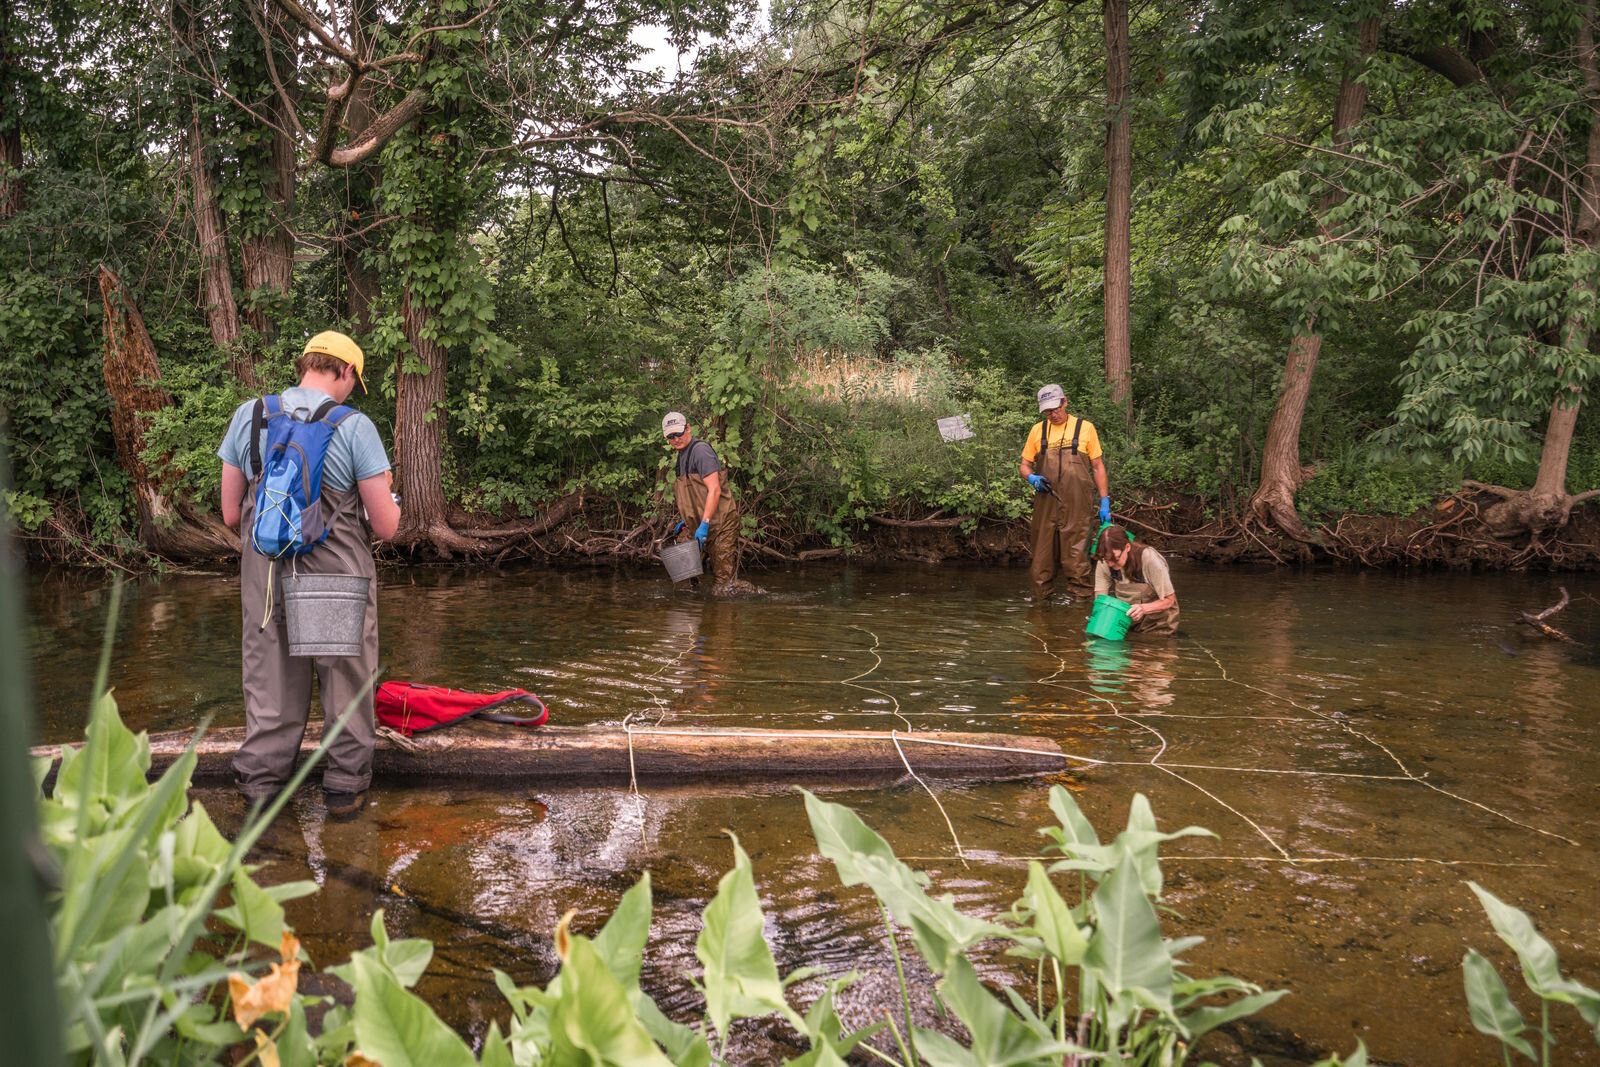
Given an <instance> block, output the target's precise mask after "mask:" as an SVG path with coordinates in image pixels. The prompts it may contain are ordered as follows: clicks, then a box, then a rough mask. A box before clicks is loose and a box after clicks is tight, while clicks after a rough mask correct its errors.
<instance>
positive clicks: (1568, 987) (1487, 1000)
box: [1461, 882, 1600, 1067]
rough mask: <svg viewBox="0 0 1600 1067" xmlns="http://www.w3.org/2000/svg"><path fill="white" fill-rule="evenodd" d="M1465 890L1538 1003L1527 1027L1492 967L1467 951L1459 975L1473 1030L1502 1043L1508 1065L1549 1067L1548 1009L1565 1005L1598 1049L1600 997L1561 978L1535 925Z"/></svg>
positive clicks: (1495, 900)
mask: <svg viewBox="0 0 1600 1067" xmlns="http://www.w3.org/2000/svg"><path fill="white" fill-rule="evenodd" d="M1467 885H1468V886H1469V887H1471V889H1472V892H1473V893H1474V894H1475V895H1476V896H1477V898H1478V903H1479V904H1481V905H1482V906H1483V910H1484V912H1485V913H1486V914H1487V915H1488V916H1489V923H1490V925H1491V926H1493V927H1494V932H1495V933H1496V934H1498V935H1499V937H1500V940H1501V941H1504V942H1505V943H1506V944H1507V945H1508V946H1510V948H1511V951H1512V952H1514V953H1516V957H1517V962H1518V963H1519V964H1521V966H1522V981H1523V983H1524V984H1525V985H1526V986H1527V987H1528V991H1529V992H1531V993H1532V994H1533V995H1534V996H1535V997H1536V998H1538V1001H1539V1021H1538V1023H1537V1024H1536V1025H1533V1026H1530V1025H1529V1024H1528V1023H1527V1022H1526V1021H1524V1019H1523V1017H1522V1012H1521V1011H1519V1010H1518V1008H1517V1005H1516V1003H1515V1002H1514V1001H1513V1000H1512V998H1511V992H1510V991H1509V990H1508V989H1506V985H1505V983H1504V982H1503V981H1501V980H1500V975H1499V974H1498V973H1496V971H1495V969H1494V965H1493V964H1492V963H1490V962H1489V961H1488V960H1486V959H1484V958H1483V957H1482V956H1480V955H1479V954H1478V952H1477V950H1476V949H1468V950H1467V954H1466V955H1465V956H1464V957H1462V960H1461V970H1462V977H1463V979H1464V981H1465V985H1466V992H1467V1010H1468V1012H1469V1014H1470V1015H1471V1017H1472V1025H1473V1026H1475V1027H1476V1028H1477V1029H1478V1031H1479V1032H1480V1033H1484V1034H1487V1035H1489V1036H1490V1037H1492V1038H1494V1039H1495V1040H1496V1041H1498V1042H1499V1043H1500V1046H1501V1050H1502V1055H1503V1057H1504V1059H1505V1062H1506V1063H1508V1064H1509V1063H1510V1062H1511V1053H1513V1052H1518V1053H1521V1054H1522V1055H1523V1056H1526V1057H1527V1058H1528V1059H1530V1060H1533V1061H1535V1062H1537V1063H1540V1064H1543V1065H1544V1067H1549V1064H1550V1063H1551V1062H1552V1060H1551V1059H1550V1048H1551V1046H1552V1045H1554V1044H1555V1039H1554V1038H1553V1037H1552V1036H1551V1033H1550V1005H1552V1004H1565V1005H1569V1006H1571V1007H1572V1008H1573V1009H1574V1010H1575V1011H1576V1012H1577V1013H1578V1015H1579V1016H1580V1017H1581V1018H1582V1019H1583V1023H1584V1025H1585V1026H1586V1027H1587V1028H1588V1029H1589V1030H1590V1031H1592V1033H1593V1036H1594V1040H1595V1044H1596V1045H1600V992H1596V991H1595V990H1593V989H1591V988H1590V987H1589V986H1587V985H1584V984H1583V983H1582V982H1579V981H1577V980H1576V979H1574V978H1569V977H1567V976H1566V975H1564V974H1562V973H1561V965H1560V962H1559V961H1558V960H1557V959H1556V950H1555V948H1554V947H1553V946H1552V945H1551V944H1550V942H1549V941H1547V940H1545V938H1544V936H1543V935H1541V934H1540V933H1539V931H1537V930H1536V929H1534V926H1533V920H1531V919H1529V918H1528V915H1527V913H1526V912H1524V911H1523V910H1522V909H1520V908H1517V907H1513V906H1512V905H1510V904H1507V903H1506V902H1505V901H1503V900H1501V899H1500V898H1499V897H1497V896H1495V895H1494V894H1493V893H1491V892H1489V891H1488V890H1487V889H1484V888H1483V887H1482V886H1480V885H1478V883H1476V882H1468V883H1467ZM1530 1031H1531V1033H1532V1035H1536V1036H1537V1038H1538V1042H1539V1051H1538V1053H1537V1054H1535V1052H1534V1048H1533V1045H1532V1044H1531V1043H1530V1041H1529V1039H1528V1038H1525V1037H1524V1036H1523V1035H1524V1034H1529V1033H1530Z"/></svg>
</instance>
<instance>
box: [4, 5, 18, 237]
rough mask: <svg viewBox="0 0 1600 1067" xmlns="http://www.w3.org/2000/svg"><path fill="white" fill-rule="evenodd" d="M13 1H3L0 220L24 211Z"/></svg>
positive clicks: (16, 31)
mask: <svg viewBox="0 0 1600 1067" xmlns="http://www.w3.org/2000/svg"><path fill="white" fill-rule="evenodd" d="M14 18H15V16H14V15H13V14H12V13H11V0H0V219H9V218H13V217H14V216H15V215H16V214H17V212H19V211H21V210H22V177H21V174H22V126H21V121H22V116H21V115H19V114H15V113H14V112H15V111H16V109H17V104H16V87H15V81H16V65H17V64H16V60H15V59H14V58H13V56H12V50H13V49H14V48H15V47H16V45H15V44H13V42H12V40H11V38H12V37H13V36H14V35H15V34H17V33H18V32H20V31H19V30H18V29H17V27H16V26H15V25H14V24H13V20H14Z"/></svg>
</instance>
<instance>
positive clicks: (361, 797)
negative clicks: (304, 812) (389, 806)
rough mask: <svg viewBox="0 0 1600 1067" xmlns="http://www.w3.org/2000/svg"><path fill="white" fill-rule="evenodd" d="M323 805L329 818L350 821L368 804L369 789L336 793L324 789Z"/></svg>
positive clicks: (336, 820) (337, 820)
mask: <svg viewBox="0 0 1600 1067" xmlns="http://www.w3.org/2000/svg"><path fill="white" fill-rule="evenodd" d="M322 806H323V807H324V808H326V809H327V812H328V818H330V819H332V820H334V821H335V822H349V821H350V820H351V819H354V818H355V817H356V816H357V815H360V814H361V811H362V809H363V808H365V807H366V806H367V791H366V790H365V789H363V790H362V791H361V792H359V793H334V792H330V791H329V790H326V789H324V790H323V791H322Z"/></svg>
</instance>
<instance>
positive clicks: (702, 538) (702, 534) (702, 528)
mask: <svg viewBox="0 0 1600 1067" xmlns="http://www.w3.org/2000/svg"><path fill="white" fill-rule="evenodd" d="M709 533H711V524H710V523H709V522H701V523H700V525H699V526H696V527H695V529H694V539H695V540H696V541H699V542H700V547H701V548H704V547H706V535H707V534H709Z"/></svg>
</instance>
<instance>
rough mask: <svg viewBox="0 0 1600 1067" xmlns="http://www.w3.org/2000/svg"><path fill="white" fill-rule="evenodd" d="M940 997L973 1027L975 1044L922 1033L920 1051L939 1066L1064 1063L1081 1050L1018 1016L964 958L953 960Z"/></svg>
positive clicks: (1039, 1024) (1037, 1022)
mask: <svg viewBox="0 0 1600 1067" xmlns="http://www.w3.org/2000/svg"><path fill="white" fill-rule="evenodd" d="M939 997H940V999H941V1000H942V1001H943V1002H944V1004H945V1005H946V1006H947V1007H948V1008H949V1009H950V1011H951V1013H952V1014H954V1015H955V1017H956V1018H957V1019H960V1020H961V1023H962V1025H964V1026H965V1027H966V1028H967V1033H968V1034H969V1035H970V1036H971V1040H972V1044H971V1047H970V1049H963V1048H961V1047H960V1046H959V1045H956V1044H955V1043H954V1042H952V1041H948V1039H946V1040H940V1039H939V1038H940V1037H941V1036H942V1035H932V1040H929V1037H930V1034H931V1032H930V1031H927V1030H921V1029H919V1030H918V1031H917V1051H918V1052H920V1053H922V1055H923V1057H924V1058H925V1059H926V1060H927V1061H928V1062H929V1063H930V1064H932V1065H933V1067H975V1065H983V1067H1017V1065H1021V1064H1038V1063H1044V1062H1059V1060H1060V1058H1061V1057H1063V1056H1066V1055H1068V1054H1070V1053H1072V1052H1074V1051H1077V1049H1076V1046H1073V1045H1069V1044H1065V1043H1063V1042H1060V1041H1057V1040H1056V1037H1055V1034H1053V1033H1052V1032H1051V1031H1050V1028H1049V1027H1048V1026H1046V1025H1044V1023H1043V1022H1041V1021H1040V1020H1039V1019H1037V1018H1033V1017H1031V1016H1021V1015H1018V1014H1015V1013H1013V1012H1012V1011H1010V1010H1009V1009H1007V1007H1006V1006H1005V1005H1004V1004H1002V1003H1001V1002H1000V1001H998V1000H996V999H995V997H994V996H993V994H991V993H990V992H989V991H988V990H987V989H985V988H983V983H982V982H980V981H979V980H978V972H977V971H975V970H973V968H972V964H970V963H968V962H967V959H966V957H964V956H957V957H956V958H955V959H954V960H952V961H951V963H950V970H949V973H948V974H946V975H945V977H944V978H943V979H942V980H941V981H940V982H939ZM925 1041H926V1042H927V1043H926V1044H925Z"/></svg>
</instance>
